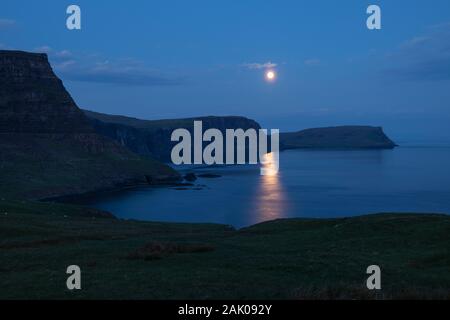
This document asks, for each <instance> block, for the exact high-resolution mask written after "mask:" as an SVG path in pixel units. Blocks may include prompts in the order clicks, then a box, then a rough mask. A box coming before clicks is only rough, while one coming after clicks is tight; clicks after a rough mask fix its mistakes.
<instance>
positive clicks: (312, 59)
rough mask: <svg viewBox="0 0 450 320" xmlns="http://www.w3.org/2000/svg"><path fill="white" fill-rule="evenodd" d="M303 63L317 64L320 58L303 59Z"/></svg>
mask: <svg viewBox="0 0 450 320" xmlns="http://www.w3.org/2000/svg"><path fill="white" fill-rule="evenodd" d="M304 63H305V65H306V66H308V67H315V66H319V65H320V64H321V61H320V59H317V58H311V59H307V60H305V61H304Z"/></svg>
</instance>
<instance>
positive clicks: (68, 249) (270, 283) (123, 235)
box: [0, 200, 450, 299]
mask: <svg viewBox="0 0 450 320" xmlns="http://www.w3.org/2000/svg"><path fill="white" fill-rule="evenodd" d="M448 248H450V217H449V216H442V215H413V214H404V215H400V214H398V215H396V214H381V215H371V216H363V217H357V218H349V219H328V220H312V219H295V220H280V221H273V222H267V223H263V224H260V225H256V226H253V227H250V228H246V229H242V230H234V229H232V228H230V227H227V226H223V225H208V224H167V223H157V222H152V223H151V222H135V221H121V220H117V219H113V218H111V217H109V216H108V215H106V214H104V213H101V212H98V211H96V210H86V209H83V208H79V207H74V206H67V205H58V204H48V203H47V204H42V203H34V202H11V201H5V200H2V201H0V256H1V257H2V259H1V261H2V263H1V266H0V283H1V284H2V290H0V298H1V299H5V298H6V299H12V298H21V299H22V298H25V299H29V298H52V299H53V298H58V299H59V298H69V299H72V298H106V299H133V298H137V299H144V298H145V299H149V298H155V299H188V298H191V299H214V298H235V299H251V298H268V299H279V298H293V299H302V298H313V299H315V298H321V299H322V298H325V299H329V298H331V299H339V298H378V299H381V298H447V299H448V298H450V272H449V270H450V256H449V254H448ZM72 264H76V265H79V266H80V267H81V270H82V288H83V289H82V290H81V291H79V292H69V291H68V290H67V289H66V288H65V281H66V274H65V270H66V268H67V266H69V265H72ZM371 264H378V265H380V266H381V268H382V272H383V274H382V287H383V290H382V291H381V292H378V293H373V292H369V291H368V290H367V289H366V288H365V281H366V277H367V276H366V274H365V270H366V268H367V266H369V265H371Z"/></svg>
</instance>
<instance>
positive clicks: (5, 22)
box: [0, 18, 16, 30]
mask: <svg viewBox="0 0 450 320" xmlns="http://www.w3.org/2000/svg"><path fill="white" fill-rule="evenodd" d="M15 25H16V21H15V20H11V19H3V18H0V30H6V29H10V28H12V27H14V26H15Z"/></svg>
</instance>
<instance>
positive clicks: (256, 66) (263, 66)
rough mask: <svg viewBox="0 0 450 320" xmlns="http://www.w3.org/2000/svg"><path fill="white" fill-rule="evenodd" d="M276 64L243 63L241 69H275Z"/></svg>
mask: <svg viewBox="0 0 450 320" xmlns="http://www.w3.org/2000/svg"><path fill="white" fill-rule="evenodd" d="M277 65H278V64H276V63H272V62H270V61H269V62H265V63H243V64H241V66H242V67H244V68H247V69H250V70H260V69H272V68H276V67H277Z"/></svg>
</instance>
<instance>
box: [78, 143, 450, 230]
mask: <svg viewBox="0 0 450 320" xmlns="http://www.w3.org/2000/svg"><path fill="white" fill-rule="evenodd" d="M195 172H196V173H198V174H202V173H213V174H218V175H221V177H220V178H199V179H198V180H197V181H196V182H195V186H194V187H189V188H187V189H186V190H179V189H180V188H151V187H141V188H135V189H130V190H126V191H120V192H115V193H110V194H105V195H101V196H98V197H96V198H91V199H85V200H83V203H84V204H87V205H90V206H93V207H96V208H101V209H104V210H108V211H110V212H112V213H114V214H115V215H116V216H118V217H120V218H124V219H138V220H149V221H170V222H211V223H224V224H230V225H233V226H235V227H243V226H248V225H252V224H255V223H259V222H262V221H267V220H273V219H279V218H292V217H314V218H329V217H344V216H355V215H362V214H369V213H378V212H420V213H450V147H447V146H435V147H426V146H417V147H414V146H410V147H399V148H396V149H395V150H353V151H342V150H341V151H340V150H336V151H317V150H315V151H307V150H292V151H287V152H282V153H281V154H280V170H279V172H278V174H276V175H271V176H261V175H260V171H259V168H258V167H254V166H253V167H252V166H232V167H221V168H220V167H219V168H207V169H198V170H195ZM181 189H183V188H181Z"/></svg>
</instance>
